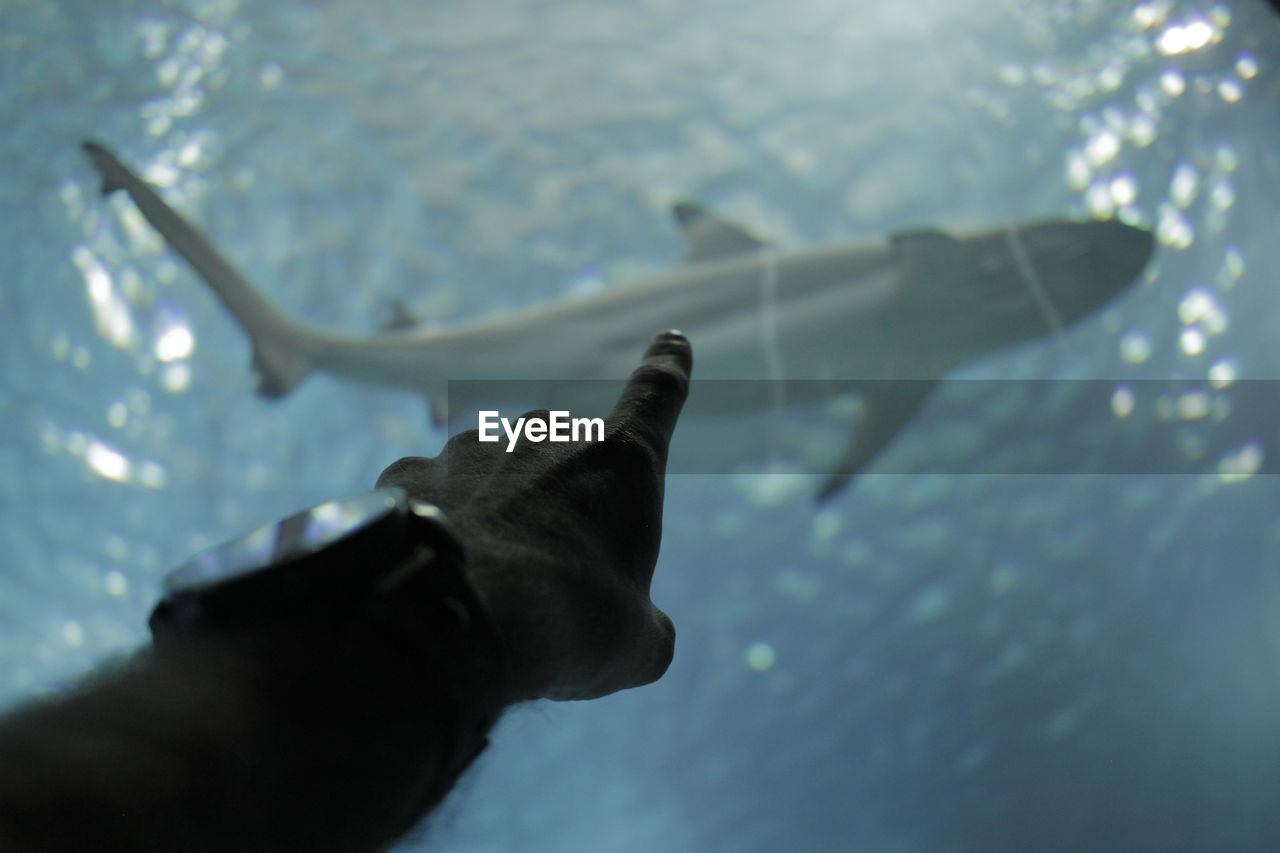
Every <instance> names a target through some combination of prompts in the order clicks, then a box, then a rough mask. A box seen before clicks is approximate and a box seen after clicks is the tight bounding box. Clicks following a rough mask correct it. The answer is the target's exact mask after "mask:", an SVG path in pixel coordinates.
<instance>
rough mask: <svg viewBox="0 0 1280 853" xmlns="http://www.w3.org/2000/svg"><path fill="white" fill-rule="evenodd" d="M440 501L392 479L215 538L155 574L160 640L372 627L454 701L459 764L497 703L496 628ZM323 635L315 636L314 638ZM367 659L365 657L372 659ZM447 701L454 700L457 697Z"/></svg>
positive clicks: (297, 635) (480, 744)
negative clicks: (460, 700) (470, 703)
mask: <svg viewBox="0 0 1280 853" xmlns="http://www.w3.org/2000/svg"><path fill="white" fill-rule="evenodd" d="M464 567H465V555H464V553H463V549H462V546H461V544H460V542H459V540H458V538H457V537H456V535H455V534H454V533H453V531H452V530H451V528H450V526H449V524H448V521H447V520H446V518H445V516H444V513H443V512H441V511H440V509H438V508H437V507H435V506H433V505H432V504H429V503H426V502H423V501H418V500H414V499H411V498H409V497H408V495H407V494H406V493H405V492H404V491H403V490H401V489H397V488H384V489H378V490H376V491H373V492H369V493H366V494H362V495H357V496H354V497H350V498H345V499H342V500H334V501H328V502H326V503H323V504H320V505H319V506H317V507H314V508H312V509H308V510H304V511H302V512H298V513H295V514H293V515H291V516H289V517H288V518H285V519H283V520H281V521H279V522H277V523H275V524H270V525H267V526H265V527H261V528H259V529H257V530H255V531H253V532H252V533H249V534H247V535H245V536H242V537H241V538H239V539H235V540H233V541H230V542H227V543H225V544H223V545H220V546H218V547H215V548H212V549H210V550H208V551H206V552H204V553H202V554H200V555H198V556H196V557H194V558H192V559H191V560H189V561H187V562H186V563H184V564H182V565H181V566H179V567H178V568H177V569H175V570H173V571H172V572H171V573H170V574H169V575H168V576H167V577H165V579H164V580H163V581H162V587H161V593H162V595H161V599H160V602H159V603H158V604H157V605H156V607H155V609H154V610H153V611H152V613H151V617H150V620H149V625H150V628H151V634H152V638H153V641H154V643H155V645H156V647H157V649H163V648H164V647H166V646H167V645H169V644H171V643H177V642H181V641H182V639H183V638H189V637H196V638H203V637H209V636H215V637H216V636H218V635H220V634H233V633H253V632H258V633H263V634H267V635H270V636H289V637H291V638H293V639H294V640H297V641H300V642H302V643H303V644H304V645H305V644H306V642H307V641H308V638H315V639H316V640H317V641H319V640H321V639H322V638H325V637H328V636H330V635H331V634H332V633H334V629H335V626H341V628H342V629H343V630H345V631H347V632H348V633H351V632H352V630H353V629H352V627H351V626H353V625H354V626H355V628H354V631H356V632H359V633H362V634H364V633H371V634H377V635H379V637H382V638H386V640H387V641H389V642H391V643H394V644H395V645H396V646H398V647H399V648H398V649H397V652H400V651H405V652H407V653H408V654H410V655H411V656H413V659H415V660H420V661H421V670H422V673H423V678H424V679H432V680H433V683H432V689H433V690H436V691H438V692H439V693H441V694H442V695H444V696H452V697H453V698H455V699H456V698H457V695H459V694H461V693H462V692H464V691H465V692H466V694H467V696H469V697H474V696H475V695H480V696H483V697H484V699H485V701H482V702H479V703H477V704H478V705H480V706H482V710H481V711H480V714H479V717H478V718H476V716H477V715H476V714H475V711H476V708H474V707H473V708H470V709H467V710H465V711H464V710H461V709H458V708H457V707H454V708H453V709H452V710H453V712H454V715H455V719H454V728H455V741H456V742H457V745H458V747H459V751H458V752H456V753H455V755H454V757H453V760H452V762H451V763H452V764H454V765H456V768H455V773H456V774H461V772H462V770H464V769H465V768H466V767H467V765H469V764H470V763H471V761H472V760H473V759H474V758H475V756H476V755H478V754H479V753H480V752H481V751H482V750H483V749H484V746H485V744H486V743H487V738H486V736H485V735H486V733H487V731H488V729H489V728H490V727H491V726H492V724H493V722H494V721H495V720H496V718H497V715H498V712H499V711H500V710H501V698H502V696H503V693H502V690H503V688H504V684H503V678H504V676H505V670H504V657H505V656H504V652H503V644H502V638H501V636H500V635H499V633H498V631H497V629H496V628H495V627H494V625H493V623H492V622H491V620H490V618H489V616H488V613H487V611H486V609H485V607H484V604H483V602H482V601H481V599H480V597H479V595H478V594H477V593H476V591H475V589H474V588H473V587H472V585H471V583H470V581H469V580H468V578H467V575H466V573H465V571H464ZM319 644H320V643H319V642H317V645H319ZM371 663H372V662H371ZM455 705H456V703H455Z"/></svg>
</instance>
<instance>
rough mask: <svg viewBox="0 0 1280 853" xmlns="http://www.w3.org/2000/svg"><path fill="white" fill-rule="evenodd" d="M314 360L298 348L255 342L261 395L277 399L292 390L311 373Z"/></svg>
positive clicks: (254, 364)
mask: <svg viewBox="0 0 1280 853" xmlns="http://www.w3.org/2000/svg"><path fill="white" fill-rule="evenodd" d="M311 366H312V365H311V361H310V360H309V359H308V358H307V357H306V356H305V355H303V354H302V353H301V352H299V351H298V350H296V349H293V348H291V347H289V346H287V345H285V344H282V343H279V342H276V341H270V340H265V339H255V340H254V342H253V373H254V376H255V377H256V378H257V387H258V393H259V394H261V395H262V396H264V397H270V398H272V399H275V398H277V397H283V396H284V395H285V394H288V393H289V392H290V391H292V390H293V389H294V388H295V387H296V386H297V384H298V383H299V382H301V381H302V380H303V379H304V378H306V375H307V374H308V373H310V372H311Z"/></svg>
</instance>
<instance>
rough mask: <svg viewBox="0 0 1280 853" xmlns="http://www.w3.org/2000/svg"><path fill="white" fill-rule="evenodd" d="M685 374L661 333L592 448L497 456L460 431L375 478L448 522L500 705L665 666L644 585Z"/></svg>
mask: <svg viewBox="0 0 1280 853" xmlns="http://www.w3.org/2000/svg"><path fill="white" fill-rule="evenodd" d="M692 367H693V356H692V352H691V349H690V347H689V342H688V341H687V340H685V338H684V336H683V335H681V334H680V333H679V332H663V333H662V334H660V335H658V336H657V337H656V338H655V339H654V341H653V342H652V343H651V344H650V345H649V349H648V351H647V352H646V353H645V356H644V361H643V362H642V364H641V365H640V367H639V368H638V369H637V370H636V371H635V373H633V374H632V376H631V379H630V381H629V382H628V384H627V387H626V389H625V390H624V391H623V393H622V396H621V397H620V398H619V400H618V403H617V405H616V406H615V407H614V410H613V412H612V414H610V415H609V417H608V418H606V419H605V430H604V441H600V442H572V443H551V442H542V443H532V442H529V441H524V442H520V443H518V444H517V445H516V446H515V449H514V450H513V451H512V452H510V453H508V452H506V447H505V446H504V444H503V443H482V442H480V441H479V434H478V432H477V431H476V430H467V431H466V432H462V433H459V434H458V435H455V436H453V437H452V438H451V439H449V441H448V443H447V444H446V445H445V447H444V449H443V450H442V451H441V453H440V455H439V456H437V457H434V458H422V457H406V458H404V459H401V460H399V461H398V462H395V463H393V464H392V465H391V466H389V467H388V468H387V469H386V470H385V471H383V472H382V475H381V476H380V477H379V478H378V486H379V487H382V486H398V487H400V488H402V489H404V490H405V491H406V492H407V493H408V494H409V495H410V497H413V498H416V499H419V500H423V501H428V502H430V503H433V504H435V505H436V506H438V507H440V508H441V509H442V510H444V512H445V513H446V514H447V515H448V517H449V520H450V521H451V522H452V523H453V526H454V528H455V529H456V530H457V532H458V534H459V536H460V537H461V539H462V541H463V544H464V547H465V549H466V551H467V554H468V562H467V574H468V576H469V577H470V578H471V581H472V583H474V584H475V586H476V589H477V590H478V591H479V593H480V595H481V597H482V598H483V599H484V601H485V603H486V605H487V606H488V608H489V611H490V614H491V615H492V617H493V619H494V622H495V623H496V625H497V627H498V629H499V631H500V632H501V634H502V635H503V637H504V639H505V642H506V647H507V666H508V691H507V692H508V702H509V703H511V702H518V701H522V700H526V699H536V698H540V697H544V698H549V699H594V698H597V697H600V696H605V695H608V694H610V693H613V692H615V691H618V690H622V689H625V688H627V687H637V686H639V685H642V684H648V683H650V682H652V681H656V680H657V679H658V678H660V677H661V676H662V674H663V673H664V672H666V670H667V667H668V665H669V664H670V663H671V657H672V654H673V652H674V648H675V628H674V626H673V625H672V624H671V620H670V619H669V618H668V617H667V615H666V614H665V613H663V612H662V611H661V610H659V609H658V608H657V607H656V606H654V604H653V602H652V601H650V600H649V585H650V582H651V580H652V578H653V570H654V565H655V564H656V562H657V559H658V546H659V543H660V541H661V537H662V495H663V477H664V474H665V471H666V461H667V445H668V443H669V441H670V440H671V434H672V432H673V430H674V429H675V424H676V419H677V418H678V416H679V414H680V410H681V408H682V407H683V405H684V401H685V398H686V396H687V395H688V392H689V374H690V372H691V371H692ZM546 415H547V412H545V411H542V412H531V413H529V414H528V415H526V416H525V417H526V418H529V417H541V418H545V417H546Z"/></svg>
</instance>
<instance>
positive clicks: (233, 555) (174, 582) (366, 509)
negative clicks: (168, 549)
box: [163, 489, 405, 592]
mask: <svg viewBox="0 0 1280 853" xmlns="http://www.w3.org/2000/svg"><path fill="white" fill-rule="evenodd" d="M404 503H405V496H404V492H402V491H400V490H399V489H379V490H377V491H375V492H369V493H367V494H363V495H359V496H357V497H353V498H345V499H343V500H336V501H329V502H328V503H322V504H320V505H319V506H317V507H313V508H312V509H309V510H305V511H303V512H299V513H297V514H295V515H291V516H289V517H288V518H286V519H283V520H281V521H278V522H276V523H275V524H268V525H267V526H266V527H260V528H258V529H257V530H255V531H253V532H252V533H248V534H246V535H244V536H242V537H240V538H239V539H236V540H233V541H231V542H227V543H224V544H222V545H219V546H218V547H216V548H212V549H210V550H208V551H205V552H204V553H202V554H199V555H198V556H196V557H194V558H192V559H191V560H188V561H187V562H186V563H183V564H182V565H181V566H179V567H178V568H176V569H174V570H173V571H172V572H170V573H169V575H168V576H167V577H166V578H165V579H164V583H163V586H164V590H165V591H166V592H175V591H178V590H192V589H200V588H202V587H208V586H213V585H215V584H220V583H224V582H226V581H229V580H233V579H235V578H240V577H244V576H246V575H249V574H252V573H254V572H256V571H258V570H260V569H263V568H266V567H267V566H272V565H276V564H279V563H284V562H290V561H293V560H296V559H298V558H300V557H304V556H306V555H308V554H312V553H314V552H316V551H318V550H320V549H321V548H324V547H326V546H328V545H330V544H332V543H334V542H337V541H338V540H340V539H343V538H344V537H347V536H350V535H352V534H353V533H355V532H357V531H359V530H362V529H364V528H366V527H368V526H369V525H370V524H374V523H376V522H378V521H380V520H381V519H383V518H385V517H386V516H387V515H389V514H391V513H394V512H396V511H397V509H399V508H400V507H402V506H404Z"/></svg>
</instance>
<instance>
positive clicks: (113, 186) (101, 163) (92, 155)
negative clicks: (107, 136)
mask: <svg viewBox="0 0 1280 853" xmlns="http://www.w3.org/2000/svg"><path fill="white" fill-rule="evenodd" d="M80 147H81V148H83V149H84V153H85V154H87V155H88V156H89V159H90V160H91V161H92V162H93V165H94V168H96V169H97V170H98V174H99V175H101V176H102V188H101V190H100V192H101V193H102V194H103V195H104V196H109V195H111V194H112V193H113V192H115V191H116V190H123V189H127V187H126V186H125V175H126V174H127V170H126V169H125V167H124V164H123V163H121V162H120V161H119V160H117V159H116V157H115V155H114V154H112V153H111V152H110V151H108V150H107V149H106V148H105V147H103V146H102V145H100V144H98V143H97V142H94V141H93V140H92V139H86V140H85V141H84V142H81V143H80Z"/></svg>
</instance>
